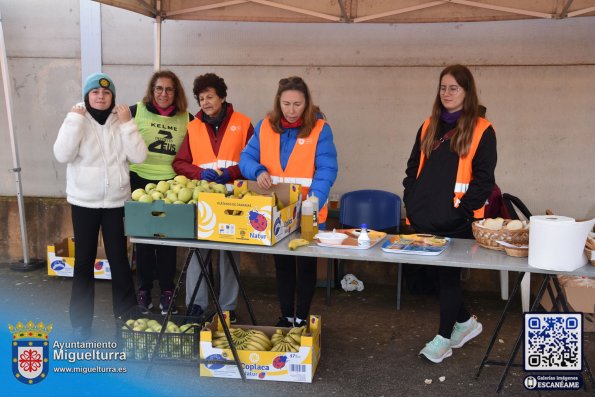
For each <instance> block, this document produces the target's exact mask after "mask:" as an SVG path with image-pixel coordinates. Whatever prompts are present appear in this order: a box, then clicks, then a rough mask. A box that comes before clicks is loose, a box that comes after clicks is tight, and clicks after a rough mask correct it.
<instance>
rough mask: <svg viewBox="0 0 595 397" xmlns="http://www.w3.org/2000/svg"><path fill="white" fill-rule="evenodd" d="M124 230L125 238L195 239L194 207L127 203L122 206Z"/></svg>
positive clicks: (155, 203)
mask: <svg viewBox="0 0 595 397" xmlns="http://www.w3.org/2000/svg"><path fill="white" fill-rule="evenodd" d="M124 228H125V232H126V235H127V236H134V237H161V238H192V239H194V238H196V206H195V205H190V204H166V203H165V202H164V201H163V200H157V201H154V202H152V203H140V202H138V201H127V202H126V203H125V204H124Z"/></svg>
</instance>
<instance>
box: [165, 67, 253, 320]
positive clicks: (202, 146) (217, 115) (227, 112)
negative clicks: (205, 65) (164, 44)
mask: <svg viewBox="0 0 595 397" xmlns="http://www.w3.org/2000/svg"><path fill="white" fill-rule="evenodd" d="M192 90H193V92H194V97H195V98H196V100H197V101H198V105H199V106H200V111H199V112H198V113H197V114H196V118H195V119H194V121H192V123H190V124H189V125H188V135H187V136H186V138H185V139H184V143H183V144H182V148H181V149H180V152H179V153H178V155H177V156H176V159H175V160H174V164H173V166H174V169H175V170H176V172H177V173H178V174H181V175H185V176H186V177H188V178H191V179H202V180H206V181H209V182H215V183H218V184H223V185H226V187H227V190H228V191H232V190H233V183H234V181H235V180H236V179H243V176H242V174H241V173H240V167H239V166H238V162H239V161H240V153H241V152H242V149H244V147H245V146H246V143H247V142H248V140H249V139H250V137H251V136H252V134H253V133H254V127H252V121H251V120H250V118H249V117H248V116H245V115H244V114H242V113H240V112H237V111H236V110H235V109H234V107H233V105H232V104H231V103H229V102H227V84H225V80H223V79H222V78H221V77H219V76H217V75H216V74H214V73H206V74H203V75H201V76H198V77H196V78H195V79H194V85H193V89H192ZM201 252H202V251H201ZM205 254H206V253H205ZM231 254H232V256H233V260H234V262H235V264H236V266H237V268H238V270H239V268H240V253H239V252H231ZM200 274H201V270H200V266H199V264H198V261H197V259H196V258H195V257H193V258H192V261H191V262H190V265H189V266H188V271H187V273H186V305H187V307H188V308H189V314H190V315H191V316H200V315H201V314H203V312H204V311H205V310H206V308H207V306H208V303H209V297H208V290H207V286H206V284H205V283H204V282H202V283H201V285H200V287H199V289H198V291H197V294H196V296H195V298H194V301H192V302H191V300H192V295H193V292H194V289H195V287H196V283H197V282H198V279H199V278H200ZM219 276H220V279H221V282H220V289H219V303H220V305H221V308H222V309H223V310H224V311H229V319H230V321H231V323H235V322H236V321H237V318H236V313H235V309H236V304H237V300H238V292H239V290H240V289H239V285H238V282H237V280H236V277H235V272H234V271H233V269H232V267H231V261H230V259H229V257H228V256H227V253H226V252H224V251H219Z"/></svg>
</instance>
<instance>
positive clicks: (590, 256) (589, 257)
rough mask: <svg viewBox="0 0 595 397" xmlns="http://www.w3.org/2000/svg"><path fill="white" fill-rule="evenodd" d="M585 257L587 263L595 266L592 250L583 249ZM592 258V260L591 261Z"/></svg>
mask: <svg viewBox="0 0 595 397" xmlns="http://www.w3.org/2000/svg"><path fill="white" fill-rule="evenodd" d="M585 255H587V259H588V260H589V263H590V264H591V265H593V266H595V257H593V250H591V249H589V248H587V247H585ZM591 258H594V259H591Z"/></svg>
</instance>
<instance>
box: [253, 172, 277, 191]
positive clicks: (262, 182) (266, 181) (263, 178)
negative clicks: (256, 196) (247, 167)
mask: <svg viewBox="0 0 595 397" xmlns="http://www.w3.org/2000/svg"><path fill="white" fill-rule="evenodd" d="M256 183H258V187H260V188H261V189H270V188H271V186H273V180H272V179H271V175H270V174H269V173H268V172H267V171H263V172H262V173H261V174H260V175H258V177H256Z"/></svg>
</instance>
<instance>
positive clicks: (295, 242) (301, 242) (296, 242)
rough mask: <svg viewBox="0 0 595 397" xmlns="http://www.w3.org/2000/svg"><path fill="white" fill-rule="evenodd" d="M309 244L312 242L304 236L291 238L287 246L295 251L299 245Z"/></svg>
mask: <svg viewBox="0 0 595 397" xmlns="http://www.w3.org/2000/svg"><path fill="white" fill-rule="evenodd" d="M308 244H310V242H309V241H308V240H305V239H303V238H296V239H293V240H291V241H290V242H289V244H288V245H287V246H288V247H289V250H290V251H295V250H296V249H298V248H299V247H303V246H305V245H308Z"/></svg>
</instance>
